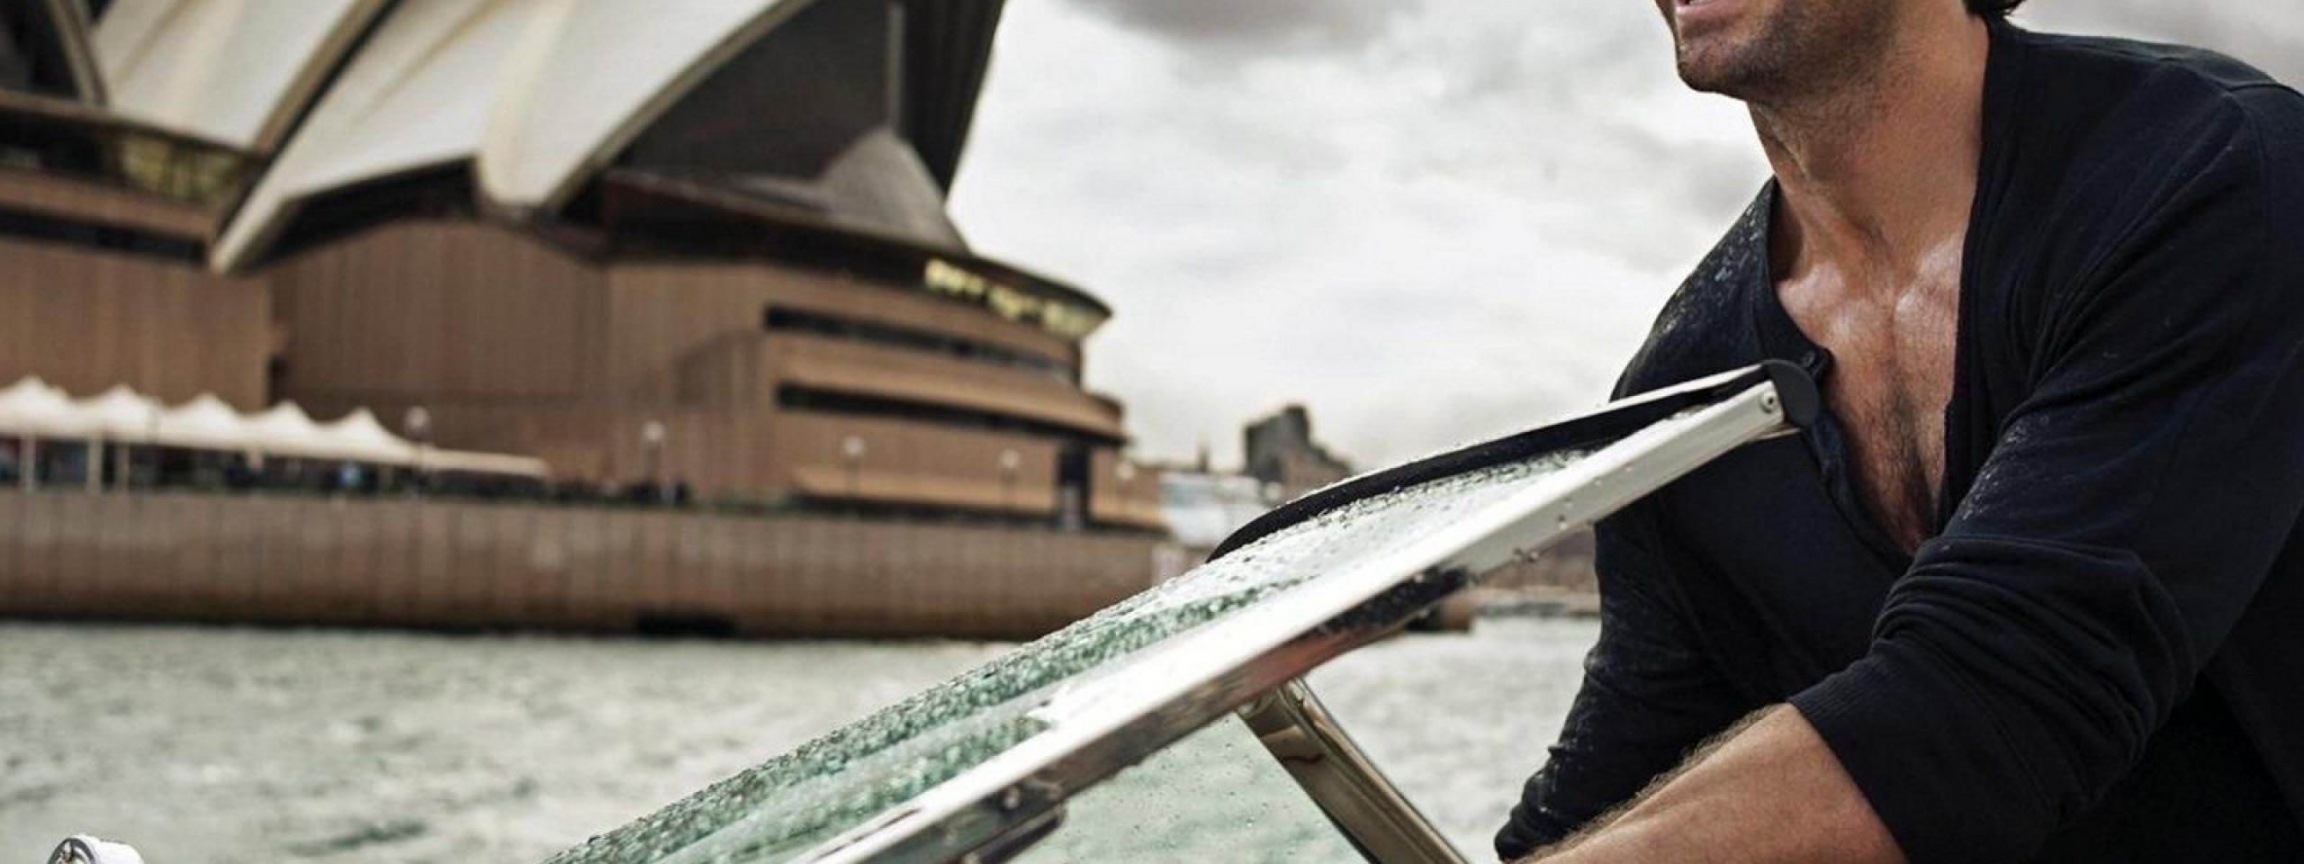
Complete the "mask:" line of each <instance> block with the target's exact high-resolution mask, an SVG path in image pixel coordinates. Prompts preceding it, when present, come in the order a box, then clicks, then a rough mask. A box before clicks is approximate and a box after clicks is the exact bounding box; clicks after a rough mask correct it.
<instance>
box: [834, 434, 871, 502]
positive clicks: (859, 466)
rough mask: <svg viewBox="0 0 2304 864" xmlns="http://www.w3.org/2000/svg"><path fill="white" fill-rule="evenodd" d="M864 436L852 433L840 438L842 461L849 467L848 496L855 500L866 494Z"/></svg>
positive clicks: (852, 500) (851, 500)
mask: <svg viewBox="0 0 2304 864" xmlns="http://www.w3.org/2000/svg"><path fill="white" fill-rule="evenodd" d="M864 451H865V446H864V437H863V436H861V435H850V436H848V437H846V438H842V439H840V462H841V464H843V465H846V466H847V467H848V498H849V500H850V502H854V501H855V500H856V499H858V498H860V497H862V496H863V494H864V490H863V477H862V474H863V470H864Z"/></svg>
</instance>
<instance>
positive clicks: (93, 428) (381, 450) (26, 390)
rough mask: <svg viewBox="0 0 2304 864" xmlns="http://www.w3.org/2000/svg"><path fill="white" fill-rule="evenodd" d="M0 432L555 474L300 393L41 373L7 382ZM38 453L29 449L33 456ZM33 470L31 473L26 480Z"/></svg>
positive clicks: (1, 394) (535, 462) (94, 447)
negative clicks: (255, 404) (186, 392)
mask: <svg viewBox="0 0 2304 864" xmlns="http://www.w3.org/2000/svg"><path fill="white" fill-rule="evenodd" d="M0 436H9V437H15V438H20V439H25V440H27V441H40V440H60V441H84V442H87V443H88V444H89V445H90V447H91V450H90V464H91V465H96V464H101V460H102V458H103V450H102V448H103V447H104V446H105V445H106V444H115V445H131V446H158V447H171V448H178V449H185V450H207V451H216V452H226V453H247V454H251V455H261V456H274V457H281V458H288V459H304V460H312V461H320V462H356V463H363V464H372V465H382V466H391V467H401V468H415V469H418V470H422V471H438V472H454V473H464V474H482V475H493V476H504V477H524V478H532V479H539V480H541V479H545V478H547V477H548V476H549V473H550V472H549V470H548V468H547V466H546V465H545V464H544V462H543V460H540V459H534V458H530V457H526V456H512V455H505V454H498V453H472V452H464V451H457V450H436V449H433V448H430V447H423V446H419V445H417V444H414V443H411V442H409V441H408V440H406V439H403V438H401V437H399V436H397V435H394V434H392V432H391V430H389V429H386V428H384V424H383V423H381V422H378V421H377V419H376V415H375V414H374V413H373V412H371V411H369V410H368V409H366V408H362V409H358V410H355V411H353V412H352V413H350V414H347V415H345V416H343V417H342V418H339V419H337V420H335V421H333V422H329V423H317V422H314V421H313V420H312V418H311V416H310V415H308V414H306V413H305V412H304V409H303V408H302V407H301V406H299V405H297V404H296V403H294V402H282V403H280V404H278V405H274V406H272V408H271V409H270V410H267V411H265V412H263V413H261V414H254V415H248V414H242V413H240V412H238V411H235V410H233V408H232V406H230V405H226V404H224V402H223V400H220V399H217V398H216V396H215V395H214V394H208V393H203V394H200V395H199V396H198V397H196V398H194V399H193V400H192V401H190V402H186V403H184V404H182V405H178V406H176V407H174V408H168V407H165V406H163V405H161V404H160V403H159V402H158V401H156V400H153V399H151V398H149V397H147V396H144V395H143V394H141V393H138V392H136V391H135V390H133V389H131V388H129V387H127V386H124V385H123V386H117V387H113V388H112V389H110V390H106V391H104V392H103V393H100V394H97V395H96V396H93V397H90V398H88V399H82V400H74V399H72V398H71V397H70V396H68V395H66V394H65V393H64V391H62V390H60V389H57V388H56V387H54V386H51V385H49V384H48V383H47V382H45V381H42V380H40V379H38V378H25V379H23V380H21V381H18V382H16V383H14V384H11V385H9V386H7V387H6V388H0ZM35 452H36V451H32V450H30V449H27V455H28V456H30V455H32V454H34V453H35ZM32 473H33V472H31V471H26V472H24V476H25V479H26V482H27V485H30V482H31V479H32ZM89 476H90V478H91V479H90V484H91V486H92V487H93V486H94V485H95V483H96V482H97V479H96V478H98V477H100V474H98V472H96V471H93V470H91V471H90V472H89Z"/></svg>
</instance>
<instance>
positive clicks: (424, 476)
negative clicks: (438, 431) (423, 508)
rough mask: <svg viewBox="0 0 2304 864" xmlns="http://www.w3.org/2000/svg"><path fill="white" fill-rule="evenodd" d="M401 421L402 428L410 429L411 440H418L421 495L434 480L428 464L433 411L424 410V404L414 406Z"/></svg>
mask: <svg viewBox="0 0 2304 864" xmlns="http://www.w3.org/2000/svg"><path fill="white" fill-rule="evenodd" d="M400 423H401V428H404V429H406V430H408V438H409V440H411V441H414V442H416V491H417V494H419V495H421V494H423V491H424V487H425V486H427V485H429V484H430V483H431V481H432V475H431V474H430V472H429V466H428V465H427V463H429V462H430V461H431V457H432V412H430V411H426V410H424V406H422V405H416V406H412V407H410V408H409V409H408V414H407V416H406V417H405V418H403V419H402V420H401V421H400Z"/></svg>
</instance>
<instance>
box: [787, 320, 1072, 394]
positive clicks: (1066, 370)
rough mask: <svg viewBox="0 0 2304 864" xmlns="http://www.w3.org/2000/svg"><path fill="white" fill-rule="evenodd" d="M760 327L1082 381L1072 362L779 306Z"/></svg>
mask: <svg viewBox="0 0 2304 864" xmlns="http://www.w3.org/2000/svg"><path fill="white" fill-rule="evenodd" d="M760 325H761V328H762V329H765V330H767V331H769V332H772V333H775V332H782V333H807V334H811V335H816V336H826V337H830V338H834V339H849V340H854V341H858V342H869V343H872V344H874V345H885V346H887V347H890V348H897V349H902V350H905V351H915V352H919V353H924V354H938V355H942V356H945V357H950V358H953V359H956V360H961V361H963V362H968V363H977V364H982V365H987V366H1004V367H1008V368H1011V369H1026V370H1030V371H1034V372H1039V373H1042V374H1045V375H1047V376H1049V377H1051V378H1054V379H1056V380H1058V381H1062V382H1064V383H1066V384H1077V383H1079V382H1078V381H1077V380H1076V379H1075V377H1074V375H1073V371H1072V365H1071V364H1069V363H1065V362H1063V361H1061V360H1057V359H1055V358H1052V357H1046V356H1042V355H1039V354H1033V353H1030V352H1026V351H1018V350H1016V349H1014V348H1009V347H1007V346H1004V345H994V344H992V343H989V342H985V341H982V340H978V339H969V338H965V337H960V336H949V335H945V334H942V333H935V332H931V331H927V330H917V329H913V328H910V327H903V326H898V325H894V324H884V323H881V322H878V321H865V320H862V319H858V318H849V317H846V316H842V315H827V314H825V313H822V312H815V311H810V310H804V309H792V308H788V307H783V306H773V305H772V306H768V307H767V308H765V309H762V310H761V312H760Z"/></svg>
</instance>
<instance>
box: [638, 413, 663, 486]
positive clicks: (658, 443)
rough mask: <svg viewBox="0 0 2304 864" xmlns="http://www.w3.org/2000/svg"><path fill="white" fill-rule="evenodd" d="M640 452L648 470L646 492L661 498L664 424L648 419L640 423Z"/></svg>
mask: <svg viewBox="0 0 2304 864" xmlns="http://www.w3.org/2000/svg"><path fill="white" fill-rule="evenodd" d="M640 453H641V458H642V460H643V461H644V462H645V464H646V470H647V472H648V494H649V495H650V496H652V497H656V498H662V497H663V495H664V493H663V487H664V478H663V473H664V424H663V423H659V422H657V421H655V420H650V421H648V422H646V423H642V424H640Z"/></svg>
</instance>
